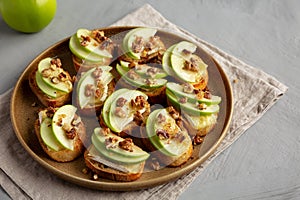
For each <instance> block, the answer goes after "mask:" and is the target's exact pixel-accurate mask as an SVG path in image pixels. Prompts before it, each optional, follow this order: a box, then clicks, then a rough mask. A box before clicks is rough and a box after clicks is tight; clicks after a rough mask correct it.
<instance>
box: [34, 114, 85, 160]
mask: <svg viewBox="0 0 300 200" xmlns="http://www.w3.org/2000/svg"><path fill="white" fill-rule="evenodd" d="M34 130H35V134H36V136H37V138H38V141H39V143H40V145H41V147H42V149H43V150H44V152H45V153H46V154H48V156H49V157H50V158H52V159H53V160H55V161H57V162H70V161H72V160H74V159H76V158H77V157H79V156H80V155H82V153H83V151H84V149H85V147H84V144H83V141H84V139H85V137H86V129H85V126H84V125H83V123H82V122H80V124H79V125H78V131H77V135H76V137H75V138H74V150H73V151H71V150H69V149H62V150H59V151H55V150H52V149H51V148H49V147H48V146H47V145H46V144H45V143H44V142H43V140H42V138H41V134H40V121H39V119H37V120H36V121H35V124H34Z"/></svg>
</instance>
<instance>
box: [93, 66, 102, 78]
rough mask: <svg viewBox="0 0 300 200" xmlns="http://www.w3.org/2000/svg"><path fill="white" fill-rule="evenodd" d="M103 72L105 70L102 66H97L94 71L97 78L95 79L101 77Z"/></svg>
mask: <svg viewBox="0 0 300 200" xmlns="http://www.w3.org/2000/svg"><path fill="white" fill-rule="evenodd" d="M102 73H103V70H102V69H101V67H97V68H96V69H95V70H94V71H93V73H92V76H93V77H94V78H95V79H98V78H100V76H101V75H102Z"/></svg>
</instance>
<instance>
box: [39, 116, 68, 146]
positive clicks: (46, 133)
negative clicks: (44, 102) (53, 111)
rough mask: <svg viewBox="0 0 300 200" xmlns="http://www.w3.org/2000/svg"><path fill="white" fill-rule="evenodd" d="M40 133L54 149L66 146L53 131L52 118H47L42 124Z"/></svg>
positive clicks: (45, 141) (44, 140)
mask: <svg viewBox="0 0 300 200" xmlns="http://www.w3.org/2000/svg"><path fill="white" fill-rule="evenodd" d="M40 134H41V138H42V140H43V142H44V143H45V144H46V145H47V146H48V147H49V148H50V149H52V150H54V151H59V150H61V149H63V148H64V147H63V146H62V145H61V144H60V143H59V142H58V140H57V139H56V138H55V136H54V134H53V131H52V119H51V118H45V119H44V120H43V122H42V123H41V126H40Z"/></svg>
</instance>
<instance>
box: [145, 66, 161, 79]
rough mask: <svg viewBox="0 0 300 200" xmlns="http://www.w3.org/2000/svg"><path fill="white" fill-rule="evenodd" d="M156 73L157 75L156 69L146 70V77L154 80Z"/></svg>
mask: <svg viewBox="0 0 300 200" xmlns="http://www.w3.org/2000/svg"><path fill="white" fill-rule="evenodd" d="M157 73H158V68H156V67H150V68H149V69H147V72H146V75H147V76H150V77H151V78H154V77H155V75H156V74H157Z"/></svg>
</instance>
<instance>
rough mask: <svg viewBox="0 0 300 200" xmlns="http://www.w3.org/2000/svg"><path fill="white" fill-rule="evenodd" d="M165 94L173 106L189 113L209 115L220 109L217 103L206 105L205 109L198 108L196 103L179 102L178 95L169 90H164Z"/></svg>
mask: <svg viewBox="0 0 300 200" xmlns="http://www.w3.org/2000/svg"><path fill="white" fill-rule="evenodd" d="M166 95H167V99H168V100H169V102H170V103H171V104H172V105H173V106H174V107H176V108H177V109H179V110H182V111H185V112H187V113H189V114H190V115H195V116H201V115H210V114H213V113H217V112H219V110H220V107H219V105H217V104H212V105H207V106H206V108H205V109H199V108H198V103H191V102H186V103H180V102H179V101H180V97H177V96H176V95H174V94H173V93H172V92H171V91H169V90H166Z"/></svg>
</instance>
